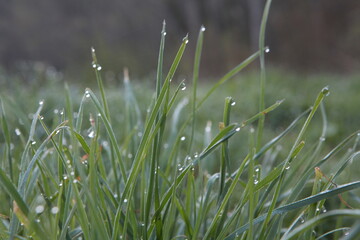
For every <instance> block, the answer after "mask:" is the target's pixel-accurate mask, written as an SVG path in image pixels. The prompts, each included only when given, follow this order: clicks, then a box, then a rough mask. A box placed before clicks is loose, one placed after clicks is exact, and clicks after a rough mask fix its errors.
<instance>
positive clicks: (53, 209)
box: [50, 207, 59, 214]
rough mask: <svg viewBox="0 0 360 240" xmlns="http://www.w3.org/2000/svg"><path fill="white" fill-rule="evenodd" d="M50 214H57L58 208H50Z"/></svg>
mask: <svg viewBox="0 0 360 240" xmlns="http://www.w3.org/2000/svg"><path fill="white" fill-rule="evenodd" d="M50 212H51V213H52V214H57V213H58V212H59V208H58V207H53V208H51V210H50Z"/></svg>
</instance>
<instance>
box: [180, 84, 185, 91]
mask: <svg viewBox="0 0 360 240" xmlns="http://www.w3.org/2000/svg"><path fill="white" fill-rule="evenodd" d="M185 89H186V85H185V83H181V86H180V90H181V91H184V90H185Z"/></svg>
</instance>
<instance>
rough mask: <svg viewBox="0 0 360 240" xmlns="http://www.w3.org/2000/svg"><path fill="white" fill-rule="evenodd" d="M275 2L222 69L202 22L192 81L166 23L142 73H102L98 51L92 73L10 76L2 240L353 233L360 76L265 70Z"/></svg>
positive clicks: (357, 227)
mask: <svg viewBox="0 0 360 240" xmlns="http://www.w3.org/2000/svg"><path fill="white" fill-rule="evenodd" d="M269 2H270V1H268V4H269ZM268 8H269V5H267V8H265V14H264V17H263V21H262V30H261V34H260V41H259V42H260V44H259V51H258V52H255V53H254V54H253V55H251V56H249V57H248V58H247V59H244V60H243V61H242V62H240V63H239V65H237V66H234V68H233V69H231V70H230V71H229V72H227V73H224V75H223V77H221V78H219V79H214V80H211V81H204V80H202V79H201V77H200V78H199V75H200V76H201V67H200V66H201V51H202V43H203V38H204V32H205V28H203V27H201V28H200V30H199V35H198V38H197V47H196V51H195V53H194V71H193V73H192V78H191V79H187V80H185V81H182V80H179V79H177V78H178V77H177V75H176V74H177V72H176V70H177V67H178V65H179V64H181V57H182V55H183V53H184V51H185V49H186V46H187V43H188V39H187V37H185V38H184V39H183V40H182V42H181V44H180V46H179V50H178V52H177V54H176V55H175V56H174V60H173V62H172V64H171V67H170V68H169V69H163V57H164V44H165V40H166V34H165V24H164V26H163V30H162V32H161V35H160V39H161V40H160V50H159V57H158V68H157V74H156V77H154V79H149V80H148V81H146V82H139V81H134V80H132V79H131V73H130V76H129V73H128V72H127V70H125V71H124V77H123V79H122V82H121V83H118V84H113V83H112V84H109V83H107V82H106V81H104V80H103V70H102V66H101V65H100V64H101V62H98V59H97V58H96V52H95V49H92V50H91V54H92V63H91V67H92V68H93V70H94V78H93V79H91V80H87V81H88V82H86V83H81V84H76V85H75V84H72V83H71V81H68V83H66V84H64V82H62V81H60V80H59V79H57V77H56V76H54V75H53V74H48V75H46V74H45V76H42V78H43V79H42V80H41V79H40V80H39V78H40V77H39V76H38V75H36V74H37V73H36V71H35V72H34V76H35V77H34V79H35V80H33V81H30V82H27V83H23V82H20V81H19V80H18V79H16V78H15V77H14V78H13V79H10V78H11V76H5V75H4V76H2V78H3V79H4V81H2V82H3V86H2V89H1V90H0V96H1V112H0V114H1V137H0V154H1V156H2V157H1V162H0V166H1V167H0V189H1V191H0V200H1V205H0V239H61V240H63V239H66V240H68V239H112V240H115V239H194V240H195V239H248V240H250V239H358V237H359V234H360V220H359V219H360V209H359V201H360V200H359V187H360V180H359V176H360V175H359V174H360V171H359V169H360V168H359V163H358V161H357V160H358V159H359V153H360V152H359V145H358V144H359V139H360V132H359V125H358V119H360V114H359V111H358V103H359V101H358V100H359V97H358V92H359V90H360V82H359V81H358V80H359V76H358V75H350V76H336V75H327V74H318V75H308V76H305V75H304V76H302V75H301V74H295V73H291V72H287V71H283V70H279V69H271V68H266V67H265V57H266V54H271V53H266V52H268V51H267V48H266V47H265V44H264V39H265V35H264V34H265V26H266V19H267V13H268V10H269V9H268ZM99 51H100V50H99ZM255 61H260V67H259V71H246V72H244V73H240V72H241V71H242V70H243V69H246V67H247V66H248V65H249V64H251V63H253V62H255ZM89 86H91V89H90V88H88V87H89Z"/></svg>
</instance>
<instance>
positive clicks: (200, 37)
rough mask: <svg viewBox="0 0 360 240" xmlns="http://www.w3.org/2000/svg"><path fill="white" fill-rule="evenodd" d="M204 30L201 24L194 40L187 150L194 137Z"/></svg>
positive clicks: (191, 144)
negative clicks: (195, 40) (190, 113)
mask: <svg viewBox="0 0 360 240" xmlns="http://www.w3.org/2000/svg"><path fill="white" fill-rule="evenodd" d="M204 32H205V27H204V26H201V28H200V31H199V35H198V39H197V42H196V49H195V57H194V69H193V86H192V91H193V92H192V100H191V103H192V104H191V105H192V106H191V107H192V124H191V135H190V141H189V150H188V152H191V150H192V146H193V139H194V134H195V121H196V96H197V83H198V81H199V71H200V60H201V52H202V47H203V41H204Z"/></svg>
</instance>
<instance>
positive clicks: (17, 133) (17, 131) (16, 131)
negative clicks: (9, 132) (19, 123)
mask: <svg viewBox="0 0 360 240" xmlns="http://www.w3.org/2000/svg"><path fill="white" fill-rule="evenodd" d="M15 134H16V135H17V136H20V135H21V132H20V129H18V128H15Z"/></svg>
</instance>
